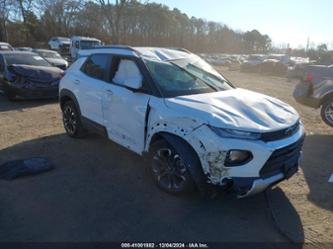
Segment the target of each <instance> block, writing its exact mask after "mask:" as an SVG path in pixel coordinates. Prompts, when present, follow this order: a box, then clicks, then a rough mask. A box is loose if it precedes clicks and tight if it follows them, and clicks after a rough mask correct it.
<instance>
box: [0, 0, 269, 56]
mask: <svg viewBox="0 0 333 249" xmlns="http://www.w3.org/2000/svg"><path fill="white" fill-rule="evenodd" d="M221 18H223V16H222V17H221ZM72 35H82V36H90V37H96V38H99V39H101V40H102V41H103V42H104V43H105V44H127V45H132V46H163V47H184V48H187V49H189V50H191V51H195V52H206V53H209V52H211V53H213V52H214V53H216V52H225V53H265V52H268V51H269V50H270V49H271V39H270V37H269V36H268V35H263V34H261V33H260V32H259V31H257V30H252V31H247V32H241V31H235V30H233V29H231V28H230V27H228V26H227V25H223V24H221V23H217V22H212V21H207V20H204V19H201V18H196V17H189V16H188V15H186V14H185V13H182V12H181V11H180V10H179V9H176V8H174V9H170V8H169V7H167V6H166V5H162V4H158V3H154V2H141V1H138V0H115V1H111V0H94V1H92V0H90V1H89V0H84V1H82V0H0V40H1V41H7V42H9V43H11V44H12V45H13V46H32V47H47V41H48V40H49V39H50V38H51V37H53V36H66V37H70V36H72Z"/></svg>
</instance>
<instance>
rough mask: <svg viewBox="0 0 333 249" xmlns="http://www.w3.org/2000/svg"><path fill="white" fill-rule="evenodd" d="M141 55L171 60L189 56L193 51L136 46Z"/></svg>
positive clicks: (135, 48)
mask: <svg viewBox="0 0 333 249" xmlns="http://www.w3.org/2000/svg"><path fill="white" fill-rule="evenodd" d="M133 49H134V50H135V51H137V52H139V54H140V56H141V57H146V58H150V59H154V60H160V61H169V60H176V59H182V58H187V57H189V56H190V55H191V54H192V53H191V52H189V51H188V50H186V49H182V48H159V47H134V48H133Z"/></svg>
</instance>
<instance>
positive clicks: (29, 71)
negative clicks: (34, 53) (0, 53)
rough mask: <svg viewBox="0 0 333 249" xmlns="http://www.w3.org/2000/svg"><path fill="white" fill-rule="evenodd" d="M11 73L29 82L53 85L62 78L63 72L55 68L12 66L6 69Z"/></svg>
mask: <svg viewBox="0 0 333 249" xmlns="http://www.w3.org/2000/svg"><path fill="white" fill-rule="evenodd" d="M8 69H9V71H10V72H11V73H14V74H16V75H18V76H21V77H23V78H25V79H26V80H28V81H29V82H35V83H44V84H45V83H53V82H57V81H59V80H60V79H61V77H62V76H63V73H64V71H63V70H61V69H59V68H57V67H41V66H30V65H17V64H13V65H10V66H9V67H8Z"/></svg>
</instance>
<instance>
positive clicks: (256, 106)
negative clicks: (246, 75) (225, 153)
mask: <svg viewBox="0 0 333 249" xmlns="http://www.w3.org/2000/svg"><path fill="white" fill-rule="evenodd" d="M165 103H166V105H167V106H168V107H169V108H171V109H172V110H174V111H176V112H177V113H179V115H182V116H184V117H189V118H192V119H197V120H200V121H202V122H204V123H207V124H209V125H212V126H215V127H220V128H230V129H238V130H244V131H254V132H268V131H274V130H280V129H283V128H286V127H289V126H291V125H293V124H295V123H296V121H297V120H298V119H299V115H298V114H297V112H296V111H295V109H294V108H292V107H291V106H289V105H288V104H286V103H284V102H282V101H280V100H278V99H275V98H272V97H269V96H266V95H263V94H260V93H256V92H252V91H248V90H245V89H241V88H237V89H232V90H226V91H221V92H216V93H205V94H196V95H189V96H179V97H175V98H169V99H166V100H165Z"/></svg>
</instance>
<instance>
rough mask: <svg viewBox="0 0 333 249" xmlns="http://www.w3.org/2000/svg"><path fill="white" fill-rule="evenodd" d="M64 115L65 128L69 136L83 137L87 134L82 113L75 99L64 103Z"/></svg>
mask: <svg viewBox="0 0 333 249" xmlns="http://www.w3.org/2000/svg"><path fill="white" fill-rule="evenodd" d="M62 117H63V119H62V120H63V124H64V128H65V131H66V133H67V135H68V136H70V137H74V138H81V137H83V136H84V135H85V130H84V128H83V126H82V123H81V116H80V113H79V111H78V108H77V107H76V105H75V104H74V102H73V101H71V100H70V101H67V102H65V103H64V104H63V106H62Z"/></svg>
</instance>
